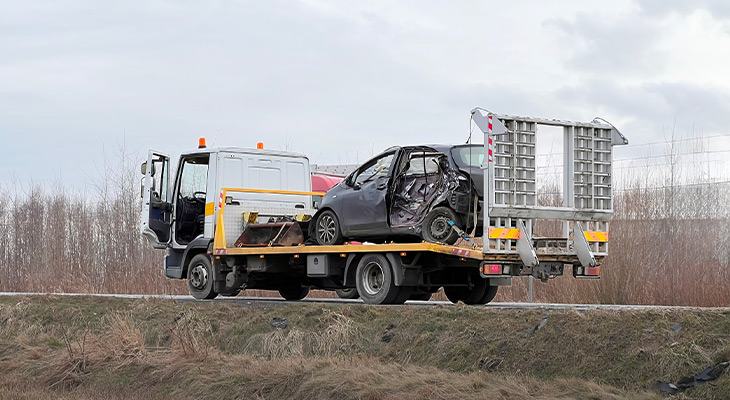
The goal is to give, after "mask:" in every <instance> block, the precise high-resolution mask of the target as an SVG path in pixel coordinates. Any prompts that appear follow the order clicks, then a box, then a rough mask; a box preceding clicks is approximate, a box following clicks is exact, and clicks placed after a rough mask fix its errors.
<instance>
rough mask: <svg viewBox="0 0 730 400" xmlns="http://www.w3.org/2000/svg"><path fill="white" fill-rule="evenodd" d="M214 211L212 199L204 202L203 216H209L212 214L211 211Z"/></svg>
mask: <svg viewBox="0 0 730 400" xmlns="http://www.w3.org/2000/svg"><path fill="white" fill-rule="evenodd" d="M214 211H215V203H213V202H212V201H211V202H210V203H206V204H205V216H206V217H209V216H211V215H213V212H214Z"/></svg>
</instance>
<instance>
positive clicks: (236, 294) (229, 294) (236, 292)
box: [220, 289, 241, 297]
mask: <svg viewBox="0 0 730 400" xmlns="http://www.w3.org/2000/svg"><path fill="white" fill-rule="evenodd" d="M239 293H241V291H240V290H238V289H236V290H233V291H230V292H223V293H220V295H221V296H223V297H236V296H238V294H239Z"/></svg>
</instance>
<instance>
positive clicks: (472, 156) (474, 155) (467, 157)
mask: <svg viewBox="0 0 730 400" xmlns="http://www.w3.org/2000/svg"><path fill="white" fill-rule="evenodd" d="M451 156H452V157H453V158H454V162H455V163H456V165H458V166H459V167H461V168H469V167H479V166H481V165H482V163H483V162H484V146H483V145H472V146H459V147H454V148H453V149H451Z"/></svg>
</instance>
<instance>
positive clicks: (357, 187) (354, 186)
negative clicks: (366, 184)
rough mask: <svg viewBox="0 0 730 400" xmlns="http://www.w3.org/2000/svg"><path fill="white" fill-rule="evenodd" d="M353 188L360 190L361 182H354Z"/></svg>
mask: <svg viewBox="0 0 730 400" xmlns="http://www.w3.org/2000/svg"><path fill="white" fill-rule="evenodd" d="M352 188H353V189H354V190H360V184H359V183H357V182H355V183H354V184H352Z"/></svg>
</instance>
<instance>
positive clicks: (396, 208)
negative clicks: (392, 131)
mask: <svg viewBox="0 0 730 400" xmlns="http://www.w3.org/2000/svg"><path fill="white" fill-rule="evenodd" d="M483 159H484V149H483V146H482V145H454V146H446V145H430V146H405V147H391V148H389V149H387V150H385V151H384V152H383V153H381V154H379V155H377V156H375V157H374V158H372V159H371V160H369V161H368V162H366V163H364V164H363V165H362V166H360V167H359V168H357V169H356V170H355V171H353V172H352V173H351V174H350V175H348V176H347V178H345V179H344V180H343V181H342V182H340V183H339V184H337V185H336V186H334V187H332V188H331V189H330V190H329V191H328V192H327V193H326V194H325V196H324V197H323V198H322V202H321V204H320V207H319V211H318V212H317V214H316V215H315V216H314V217H313V221H312V222H313V223H312V224H310V237H314V238H315V240H316V241H317V243H318V244H320V245H334V244H340V243H342V242H344V241H345V240H372V241H389V240H393V241H398V240H401V241H402V240H425V241H428V242H432V243H446V244H453V243H455V242H456V241H457V240H458V239H459V236H460V235H459V231H462V232H464V231H466V232H468V231H470V230H471V231H472V232H474V231H475V230H478V229H481V226H482V221H481V219H480V218H479V216H480V215H481V213H480V212H479V211H480V210H481V207H482V199H483V171H482V170H481V168H480V165H481V164H482V162H483ZM452 224H453V225H455V226H456V227H457V228H458V229H454V228H453V227H452Z"/></svg>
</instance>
